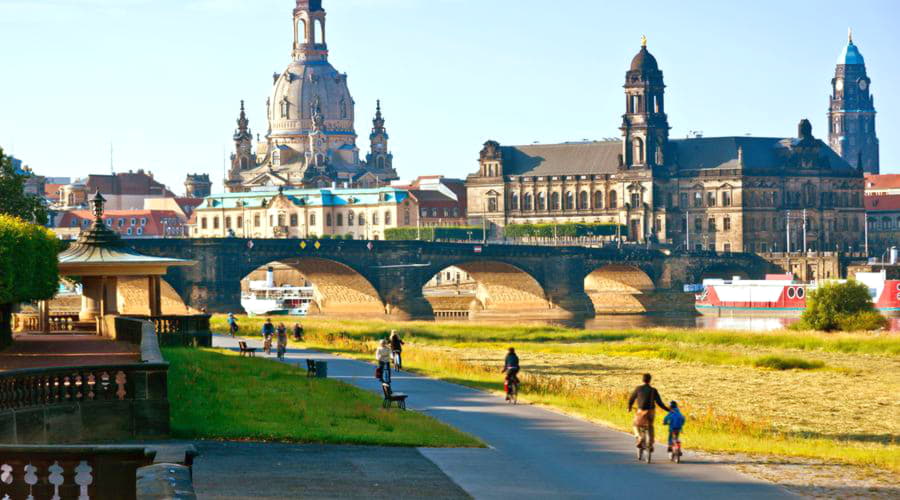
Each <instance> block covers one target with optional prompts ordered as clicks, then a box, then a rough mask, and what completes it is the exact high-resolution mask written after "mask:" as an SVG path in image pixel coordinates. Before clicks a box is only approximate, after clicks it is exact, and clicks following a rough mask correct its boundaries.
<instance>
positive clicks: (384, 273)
mask: <svg viewBox="0 0 900 500" xmlns="http://www.w3.org/2000/svg"><path fill="white" fill-rule="evenodd" d="M128 243H129V244H130V245H132V246H134V247H135V248H136V249H137V250H139V251H140V252H142V253H145V254H149V255H156V256H164V257H176V258H185V259H193V260H195V261H197V263H198V265H196V266H191V267H173V268H171V269H170V271H169V273H168V274H167V275H166V276H165V279H166V281H167V282H168V283H169V284H170V285H171V286H172V287H173V288H174V289H175V291H176V292H177V293H178V294H179V295H180V296H181V297H182V299H184V301H185V302H186V303H187V304H188V305H190V306H193V307H194V308H196V309H206V310H208V311H210V312H233V311H239V310H241V304H240V299H241V287H240V281H241V279H242V278H244V277H245V276H247V275H248V274H250V273H251V272H252V271H254V270H256V269H258V268H259V267H261V266H265V265H267V264H270V263H272V262H283V263H286V264H288V265H290V266H292V267H294V268H295V269H296V270H297V271H299V272H300V273H302V274H303V275H304V276H305V277H306V278H307V279H308V280H309V281H311V282H312V283H313V285H314V286H315V287H316V298H315V304H314V308H313V310H312V311H311V313H312V314H321V315H326V316H353V317H359V316H360V315H367V316H371V317H387V318H389V319H397V320H404V319H433V318H434V311H433V309H432V306H431V304H430V303H429V301H428V300H426V299H425V297H424V296H423V295H422V287H423V286H424V285H425V284H426V283H427V282H428V281H429V280H431V279H432V278H433V277H434V276H435V275H436V274H437V273H439V272H440V271H442V270H444V269H446V268H447V267H450V266H457V267H459V268H461V269H463V270H464V271H466V272H467V273H469V274H470V275H471V276H472V278H473V279H475V280H476V281H477V282H478V285H479V286H478V296H477V301H478V305H476V306H475V307H476V308H478V307H480V308H482V309H483V311H484V312H485V313H488V314H495V315H497V314H499V315H503V314H505V315H507V316H510V317H513V316H515V317H523V316H525V315H537V316H540V317H547V318H559V319H569V318H590V317H593V316H594V315H595V308H594V305H593V302H592V300H591V298H590V297H589V296H588V294H587V293H586V291H585V285H586V283H588V284H590V285H591V286H594V285H597V284H600V286H607V285H611V286H610V287H609V288H608V289H609V290H610V291H613V292H615V293H629V291H633V292H636V293H642V292H645V291H680V290H681V287H682V285H683V284H685V283H697V282H698V281H699V280H700V279H702V278H703V277H705V276H717V277H721V276H732V275H734V274H742V275H745V276H752V277H762V276H763V275H764V274H765V273H767V272H773V271H778V269H777V267H776V266H774V265H772V264H770V263H769V262H768V261H766V260H764V259H762V258H761V257H758V256H756V255H753V254H727V255H717V254H715V253H704V254H678V255H667V254H665V253H663V252H660V251H656V250H647V249H642V248H638V247H626V248H623V249H615V248H585V247H547V246H525V245H502V244H493V243H491V244H485V245H482V244H475V243H440V242H436V243H435V242H423V241H343V240H341V241H336V240H321V241H315V240H297V239H257V240H247V239H240V238H213V239H146V240H128Z"/></svg>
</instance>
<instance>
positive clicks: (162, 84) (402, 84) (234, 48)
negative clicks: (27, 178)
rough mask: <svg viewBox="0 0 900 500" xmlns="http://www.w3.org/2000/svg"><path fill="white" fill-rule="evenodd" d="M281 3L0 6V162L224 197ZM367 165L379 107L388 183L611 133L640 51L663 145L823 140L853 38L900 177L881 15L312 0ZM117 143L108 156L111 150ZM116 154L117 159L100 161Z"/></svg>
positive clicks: (896, 71) (871, 9)
mask: <svg viewBox="0 0 900 500" xmlns="http://www.w3.org/2000/svg"><path fill="white" fill-rule="evenodd" d="M294 3H295V2H294V0H0V147H3V148H4V149H6V150H7V153H11V154H13V155H14V156H16V157H18V158H20V159H22V160H24V161H25V163H27V164H29V165H30V166H31V167H32V168H33V169H34V170H35V171H36V172H38V173H39V174H42V175H47V176H70V177H82V176H86V175H87V174H89V173H108V172H109V171H110V166H111V161H110V157H111V156H112V167H113V168H114V169H115V170H116V171H127V170H137V169H145V170H148V171H152V172H153V173H154V175H155V177H156V178H157V179H160V180H162V181H163V182H165V183H166V184H168V185H170V186H171V187H172V188H173V189H174V190H175V191H176V192H181V191H182V190H183V182H184V177H185V174H187V173H209V174H210V176H211V178H212V179H213V180H214V183H215V186H214V190H220V189H221V179H222V178H223V175H224V174H223V167H224V158H225V156H226V155H227V154H230V152H231V151H232V150H233V148H234V146H233V142H232V140H231V136H232V134H233V132H234V128H235V120H236V119H237V114H238V108H239V102H240V100H241V99H245V100H246V101H247V112H248V117H249V119H250V126H251V128H252V129H253V131H254V133H256V132H259V133H262V134H264V133H265V129H266V124H265V116H266V115H265V101H266V97H267V96H268V95H269V93H270V91H271V85H272V74H273V73H275V72H278V73H280V72H282V71H283V70H284V68H285V67H286V66H287V65H288V63H289V62H290V52H291V43H292V40H293V28H292V20H291V11H292V9H293V7H294ZM324 7H325V9H326V10H327V11H328V17H327V26H326V33H327V36H328V39H327V42H328V47H329V51H330V56H329V60H330V61H331V63H332V64H333V65H334V66H335V67H336V68H337V69H338V71H341V72H345V73H347V74H348V75H349V78H348V81H349V86H350V92H351V94H352V95H353V97H354V99H355V101H356V131H357V134H359V136H360V140H359V141H358V146H359V147H360V149H361V150H362V154H363V155H364V154H365V152H366V151H367V150H368V133H369V131H370V129H371V127H372V124H371V119H372V115H373V114H374V111H375V101H376V99H381V100H382V104H383V111H384V114H385V118H386V119H387V128H388V132H389V134H390V138H391V142H390V147H391V150H392V152H393V154H394V166H395V168H396V169H397V170H398V172H399V174H400V176H401V178H403V179H411V178H414V177H416V176H418V175H427V174H444V175H448V176H453V177H465V176H466V175H468V174H470V173H472V172H474V171H476V170H477V158H478V152H479V150H480V148H481V144H482V143H484V142H485V141H486V140H488V139H494V140H497V141H499V142H500V143H502V144H531V143H534V142H540V143H554V142H563V141H580V140H584V139H590V140H594V139H602V138H606V137H617V136H618V135H619V130H618V127H619V125H620V123H621V115H622V113H623V111H624V105H625V99H624V98H623V97H622V95H623V93H622V92H623V90H622V85H623V83H624V78H625V71H626V70H627V69H628V66H629V64H630V62H631V59H632V57H633V56H634V55H635V54H636V53H637V52H638V50H639V48H640V38H641V35H642V34H644V35H646V36H647V38H648V49H649V50H650V52H651V53H652V54H654V55H655V56H656V58H657V60H658V61H659V65H660V69H662V70H663V72H664V76H665V82H666V85H667V88H666V105H667V112H668V116H669V124H670V125H671V127H672V130H671V137H674V138H678V137H685V136H686V135H687V134H688V133H689V132H690V131H700V132H702V133H703V135H705V136H707V137H710V136H722V135H745V134H751V135H754V136H770V137H791V136H795V135H796V133H797V123H798V122H799V121H800V119H802V118H809V119H810V120H811V121H812V124H813V134H814V135H815V136H817V137H824V136H826V135H827V133H826V123H827V122H826V112H827V109H828V97H829V93H830V90H831V78H832V77H833V75H834V66H835V61H836V59H837V56H838V54H839V53H840V52H841V50H842V49H843V47H844V45H845V44H846V40H847V29H848V27H852V28H853V38H854V42H855V43H856V44H857V46H858V47H859V49H860V51H861V52H862V54H863V56H864V57H865V59H866V65H867V70H868V74H869V77H870V78H871V79H872V92H873V94H874V96H875V106H876V109H877V111H878V117H877V120H876V127H877V132H878V137H879V139H880V142H881V169H882V172H883V173H900V144H898V143H897V141H896V140H895V138H897V137H898V135H900V65H897V64H896V60H897V51H898V49H900V30H898V29H897V25H898V21H900V9H897V5H896V2H895V0H884V1H878V0H856V1H854V2H849V1H847V0H844V1H832V0H809V1H799V0H793V1H788V2H784V1H770V0H757V1H754V2H722V1H693V0H682V1H679V2H671V1H664V0H659V1H656V0H651V1H645V2H639V3H635V2H622V1H616V2H607V1H601V0H554V1H547V0H324ZM111 146H112V147H111ZM111 149H112V155H111V154H110V150H111Z"/></svg>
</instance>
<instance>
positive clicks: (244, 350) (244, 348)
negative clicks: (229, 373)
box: [238, 340, 256, 357]
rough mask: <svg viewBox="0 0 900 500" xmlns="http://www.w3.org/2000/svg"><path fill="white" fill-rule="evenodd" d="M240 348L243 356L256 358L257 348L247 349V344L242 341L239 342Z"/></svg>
mask: <svg viewBox="0 0 900 500" xmlns="http://www.w3.org/2000/svg"><path fill="white" fill-rule="evenodd" d="M238 348H240V350H241V354H240V355H241V356H244V355H247V356H253V357H256V348H255V347H247V343H246V342H244V341H243V340H241V341H240V342H238Z"/></svg>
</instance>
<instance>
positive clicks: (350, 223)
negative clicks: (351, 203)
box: [347, 210, 355, 226]
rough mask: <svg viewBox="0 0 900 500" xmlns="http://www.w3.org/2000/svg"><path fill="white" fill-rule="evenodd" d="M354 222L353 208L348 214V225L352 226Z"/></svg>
mask: <svg viewBox="0 0 900 500" xmlns="http://www.w3.org/2000/svg"><path fill="white" fill-rule="evenodd" d="M354 222H355V220H354V219H353V210H351V211H350V213H348V214H347V225H348V226H352V225H353V223H354Z"/></svg>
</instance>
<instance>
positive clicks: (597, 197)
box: [594, 191, 603, 209]
mask: <svg viewBox="0 0 900 500" xmlns="http://www.w3.org/2000/svg"><path fill="white" fill-rule="evenodd" d="M594 208H596V209H601V208H603V191H594Z"/></svg>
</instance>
